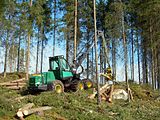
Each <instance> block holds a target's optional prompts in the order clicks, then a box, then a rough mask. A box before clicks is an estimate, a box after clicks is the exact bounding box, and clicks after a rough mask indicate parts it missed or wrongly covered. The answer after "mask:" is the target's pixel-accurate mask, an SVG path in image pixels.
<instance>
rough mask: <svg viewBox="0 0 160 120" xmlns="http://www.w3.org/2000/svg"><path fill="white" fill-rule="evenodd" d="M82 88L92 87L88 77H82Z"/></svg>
mask: <svg viewBox="0 0 160 120" xmlns="http://www.w3.org/2000/svg"><path fill="white" fill-rule="evenodd" d="M82 81H83V83H84V89H89V88H92V87H93V82H92V81H91V80H90V79H83V80H82Z"/></svg>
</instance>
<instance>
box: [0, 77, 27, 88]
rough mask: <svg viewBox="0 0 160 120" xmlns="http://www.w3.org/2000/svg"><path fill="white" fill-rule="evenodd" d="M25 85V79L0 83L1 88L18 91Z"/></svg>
mask: <svg viewBox="0 0 160 120" xmlns="http://www.w3.org/2000/svg"><path fill="white" fill-rule="evenodd" d="M25 85H26V80H25V78H22V79H18V80H13V81H9V82H3V83H0V86H3V87H5V88H8V89H12V90H19V89H21V88H23V87H24V86H25Z"/></svg>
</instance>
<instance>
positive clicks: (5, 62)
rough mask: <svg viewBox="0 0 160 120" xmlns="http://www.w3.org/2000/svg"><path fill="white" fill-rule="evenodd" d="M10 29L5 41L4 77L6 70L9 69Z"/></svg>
mask: <svg viewBox="0 0 160 120" xmlns="http://www.w3.org/2000/svg"><path fill="white" fill-rule="evenodd" d="M8 34H9V33H8V30H7V38H6V41H5V48H6V49H5V60H4V73H3V76H4V78H5V77H6V70H7V57H8Z"/></svg>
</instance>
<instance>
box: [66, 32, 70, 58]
mask: <svg viewBox="0 0 160 120" xmlns="http://www.w3.org/2000/svg"><path fill="white" fill-rule="evenodd" d="M68 54H69V35H68V33H67V35H66V60H67V61H68V60H69V55H68Z"/></svg>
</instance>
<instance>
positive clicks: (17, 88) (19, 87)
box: [6, 86, 23, 90]
mask: <svg viewBox="0 0 160 120" xmlns="http://www.w3.org/2000/svg"><path fill="white" fill-rule="evenodd" d="M6 88H8V89H12V90H20V89H21V88H23V86H6Z"/></svg>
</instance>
